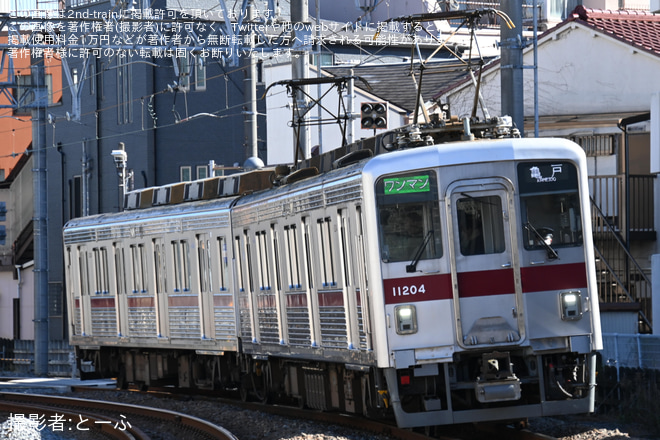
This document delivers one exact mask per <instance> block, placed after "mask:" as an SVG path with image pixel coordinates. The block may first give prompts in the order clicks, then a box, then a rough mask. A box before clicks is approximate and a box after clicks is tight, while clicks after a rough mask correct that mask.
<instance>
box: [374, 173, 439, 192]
mask: <svg viewBox="0 0 660 440" xmlns="http://www.w3.org/2000/svg"><path fill="white" fill-rule="evenodd" d="M383 183H384V189H385V195H395V194H410V193H422V192H428V191H430V190H431V189H430V188H431V185H430V184H429V176H428V175H425V176H407V177H390V178H387V179H384V181H383Z"/></svg>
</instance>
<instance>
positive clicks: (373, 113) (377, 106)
mask: <svg viewBox="0 0 660 440" xmlns="http://www.w3.org/2000/svg"><path fill="white" fill-rule="evenodd" d="M360 126H361V127H362V128H366V129H374V130H375V129H383V130H384V129H386V128H387V103H386V102H363V103H362V105H361V106H360Z"/></svg>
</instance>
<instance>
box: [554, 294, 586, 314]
mask: <svg viewBox="0 0 660 440" xmlns="http://www.w3.org/2000/svg"><path fill="white" fill-rule="evenodd" d="M559 298H560V301H559V302H560V303H561V319H562V320H564V321H577V320H579V319H582V294H581V293H580V292H579V291H578V290H570V291H565V292H560V293H559Z"/></svg>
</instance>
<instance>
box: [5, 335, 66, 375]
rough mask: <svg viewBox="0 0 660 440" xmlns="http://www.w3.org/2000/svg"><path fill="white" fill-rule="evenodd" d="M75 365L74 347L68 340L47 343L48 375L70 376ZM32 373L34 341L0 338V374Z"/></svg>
mask: <svg viewBox="0 0 660 440" xmlns="http://www.w3.org/2000/svg"><path fill="white" fill-rule="evenodd" d="M73 365H75V354H74V349H73V347H71V346H70V345H69V343H68V341H57V340H56V341H50V342H49V343H48V376H52V377H71V372H72V371H73ZM2 373H4V374H8V373H10V374H15V375H18V376H31V375H32V374H34V341H32V340H12V339H2V340H0V374H2Z"/></svg>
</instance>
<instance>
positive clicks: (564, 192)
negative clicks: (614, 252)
mask: <svg viewBox="0 0 660 440" xmlns="http://www.w3.org/2000/svg"><path fill="white" fill-rule="evenodd" d="M518 183H519V188H520V206H521V212H522V224H523V231H522V232H523V237H524V245H525V249H530V250H531V249H546V250H548V249H549V248H551V249H554V248H557V247H566V246H579V245H581V244H582V220H581V218H580V197H579V194H578V179H577V170H576V168H575V165H573V164H572V163H569V162H561V161H557V162H525V163H520V164H518Z"/></svg>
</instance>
